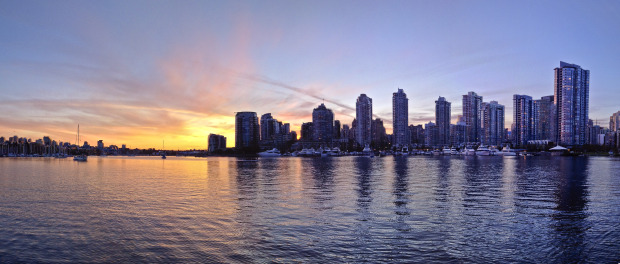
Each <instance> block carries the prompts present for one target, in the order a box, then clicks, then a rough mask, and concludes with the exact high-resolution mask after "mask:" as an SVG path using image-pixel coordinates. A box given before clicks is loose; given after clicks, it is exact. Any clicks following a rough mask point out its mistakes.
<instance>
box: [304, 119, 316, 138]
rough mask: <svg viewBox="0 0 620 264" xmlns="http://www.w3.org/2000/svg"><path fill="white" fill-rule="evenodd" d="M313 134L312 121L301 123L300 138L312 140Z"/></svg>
mask: <svg viewBox="0 0 620 264" xmlns="http://www.w3.org/2000/svg"><path fill="white" fill-rule="evenodd" d="M313 135H314V124H313V123H312V122H307V123H303V124H301V140H303V141H312V140H314V136H313Z"/></svg>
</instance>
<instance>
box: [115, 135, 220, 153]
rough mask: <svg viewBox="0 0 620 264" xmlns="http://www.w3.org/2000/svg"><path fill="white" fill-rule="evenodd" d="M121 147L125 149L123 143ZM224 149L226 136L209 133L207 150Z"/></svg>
mask: <svg viewBox="0 0 620 264" xmlns="http://www.w3.org/2000/svg"><path fill="white" fill-rule="evenodd" d="M123 149H125V145H123ZM225 149H226V137H225V136H222V135H217V134H209V144H208V147H207V151H209V152H214V151H216V150H225Z"/></svg>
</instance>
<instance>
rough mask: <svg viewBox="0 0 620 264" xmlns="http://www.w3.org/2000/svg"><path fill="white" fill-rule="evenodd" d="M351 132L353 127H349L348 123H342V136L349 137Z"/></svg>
mask: <svg viewBox="0 0 620 264" xmlns="http://www.w3.org/2000/svg"><path fill="white" fill-rule="evenodd" d="M350 133H351V129H349V125H347V124H344V125H342V131H341V132H340V136H341V137H342V138H349V137H350V136H349V134H350Z"/></svg>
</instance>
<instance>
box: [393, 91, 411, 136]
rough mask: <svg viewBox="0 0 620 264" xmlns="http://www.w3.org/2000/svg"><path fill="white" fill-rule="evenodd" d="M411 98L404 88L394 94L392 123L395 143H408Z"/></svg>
mask: <svg viewBox="0 0 620 264" xmlns="http://www.w3.org/2000/svg"><path fill="white" fill-rule="evenodd" d="M408 120H409V99H407V94H405V92H403V89H398V92H395V93H393V94H392V125H393V130H394V131H393V133H394V144H395V145H397V146H403V145H406V144H408V143H409V142H408V138H407V126H408V123H409V121H408Z"/></svg>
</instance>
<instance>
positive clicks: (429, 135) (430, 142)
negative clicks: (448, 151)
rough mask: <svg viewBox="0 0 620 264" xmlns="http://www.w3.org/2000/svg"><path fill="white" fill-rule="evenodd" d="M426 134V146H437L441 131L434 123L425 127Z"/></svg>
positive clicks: (429, 123)
mask: <svg viewBox="0 0 620 264" xmlns="http://www.w3.org/2000/svg"><path fill="white" fill-rule="evenodd" d="M424 132H425V137H426V140H425V141H426V142H425V143H426V146H429V147H435V146H437V138H439V129H438V127H437V125H435V123H433V122H428V124H426V125H424Z"/></svg>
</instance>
